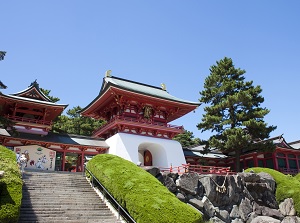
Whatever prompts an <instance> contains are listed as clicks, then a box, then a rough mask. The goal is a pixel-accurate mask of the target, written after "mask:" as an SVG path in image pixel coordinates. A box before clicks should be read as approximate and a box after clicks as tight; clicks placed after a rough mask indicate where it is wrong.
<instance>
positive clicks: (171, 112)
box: [81, 71, 200, 167]
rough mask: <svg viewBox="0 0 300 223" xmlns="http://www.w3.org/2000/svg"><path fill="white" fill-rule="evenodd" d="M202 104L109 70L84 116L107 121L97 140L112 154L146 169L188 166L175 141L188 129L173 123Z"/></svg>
mask: <svg viewBox="0 0 300 223" xmlns="http://www.w3.org/2000/svg"><path fill="white" fill-rule="evenodd" d="M199 105H200V103H199V102H191V101H187V100H183V99H179V98H177V97H174V96H172V95H171V94H169V93H168V92H167V90H166V86H165V85H164V84H162V87H154V86H150V85H146V84H142V83H138V82H134V81H130V80H126V79H122V78H118V77H113V76H111V75H110V71H108V72H107V73H106V76H105V77H104V79H103V83H102V87H101V90H100V93H99V95H98V96H97V97H96V98H95V99H94V100H93V101H92V102H91V103H90V104H89V105H87V106H86V107H85V108H84V109H83V110H82V112H81V115H83V116H87V117H91V118H94V119H104V120H106V124H105V125H103V126H101V127H100V128H99V129H97V130H95V131H94V133H93V137H95V138H97V137H101V138H104V139H106V140H105V142H106V143H107V144H108V146H109V149H108V151H107V152H108V153H109V154H114V155H117V156H120V157H122V158H124V159H127V160H129V161H132V162H133V163H136V164H140V165H144V166H157V167H169V166H170V165H173V166H181V165H182V164H185V163H186V162H185V157H184V154H183V150H182V147H181V144H180V143H179V142H177V141H175V140H172V138H173V137H174V136H175V135H177V134H180V133H183V131H184V129H183V126H175V125H172V124H169V123H170V122H172V121H174V120H175V119H178V118H180V117H182V116H183V115H185V114H187V113H189V112H191V111H193V110H195V109H196V108H197V107H198V106H199Z"/></svg>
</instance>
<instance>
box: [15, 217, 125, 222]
mask: <svg viewBox="0 0 300 223" xmlns="http://www.w3.org/2000/svg"><path fill="white" fill-rule="evenodd" d="M38 222H47V223H122V221H121V220H116V219H99V218H95V219H93V218H89V219H71V220H69V219H63V220H59V219H55V220H53V219H47V221H45V219H42V220H39V219H26V220H21V221H19V223H38Z"/></svg>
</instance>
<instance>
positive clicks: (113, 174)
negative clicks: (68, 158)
mask: <svg viewBox="0 0 300 223" xmlns="http://www.w3.org/2000/svg"><path fill="white" fill-rule="evenodd" d="M87 168H88V169H89V170H90V171H91V172H92V173H93V174H94V175H95V176H96V178H97V179H98V180H99V181H100V182H101V183H102V184H103V185H104V186H105V187H106V189H107V190H108V191H109V192H110V193H111V194H112V195H113V196H114V198H115V199H116V200H117V201H118V202H119V203H120V204H121V205H122V206H123V207H124V208H126V209H127V210H128V212H129V214H130V215H131V216H132V217H133V218H134V219H135V221H136V222H139V223H144V222H145V223H149V222H155V223H161V222H164V223H166V222H170V223H171V222H172V223H176V222H178V223H179V222H180V223H181V222H185V223H189V222H190V223H192V222H195V223H196V222H202V215H201V214H200V213H199V212H198V211H197V210H195V209H194V208H193V207H191V206H189V205H187V204H185V203H183V202H181V201H180V200H178V199H177V198H176V196H175V195H174V194H172V193H171V192H169V190H168V189H167V188H166V187H165V186H163V185H162V184H161V183H160V182H159V181H158V180H157V179H156V178H155V177H153V176H152V175H151V174H149V173H148V172H147V171H145V170H143V169H141V168H140V167H138V166H136V165H135V164H134V163H132V162H130V161H127V160H125V159H123V158H120V157H118V156H114V155H109V154H101V155H97V156H95V157H94V158H93V159H91V160H90V161H89V162H88V164H87Z"/></svg>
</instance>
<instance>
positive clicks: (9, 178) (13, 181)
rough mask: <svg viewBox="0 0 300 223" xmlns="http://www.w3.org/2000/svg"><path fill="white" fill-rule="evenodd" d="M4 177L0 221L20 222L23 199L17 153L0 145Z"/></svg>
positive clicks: (0, 160)
mask: <svg viewBox="0 0 300 223" xmlns="http://www.w3.org/2000/svg"><path fill="white" fill-rule="evenodd" d="M1 170H3V171H4V172H5V173H4V177H3V178H0V222H1V223H7V222H10V223H13V222H18V219H19V214H20V207H21V200H22V179H21V173H20V170H19V168H18V166H17V163H16V154H15V153H14V152H13V151H11V150H9V149H7V148H6V147H4V146H1V145H0V171H1Z"/></svg>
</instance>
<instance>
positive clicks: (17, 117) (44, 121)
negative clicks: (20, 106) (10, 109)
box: [6, 115, 52, 125]
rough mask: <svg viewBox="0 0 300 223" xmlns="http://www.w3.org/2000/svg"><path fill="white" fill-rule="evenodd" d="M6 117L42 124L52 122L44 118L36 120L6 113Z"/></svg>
mask: <svg viewBox="0 0 300 223" xmlns="http://www.w3.org/2000/svg"><path fill="white" fill-rule="evenodd" d="M6 117H7V118H8V119H10V120H14V121H20V122H29V123H35V124H42V125H51V124H52V121H46V120H37V119H32V118H24V117H19V116H13V115H6Z"/></svg>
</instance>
